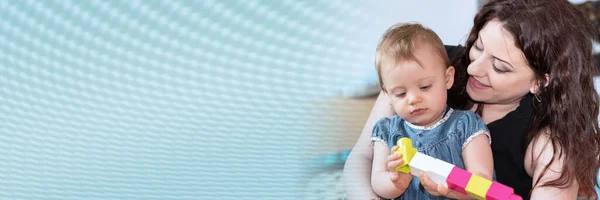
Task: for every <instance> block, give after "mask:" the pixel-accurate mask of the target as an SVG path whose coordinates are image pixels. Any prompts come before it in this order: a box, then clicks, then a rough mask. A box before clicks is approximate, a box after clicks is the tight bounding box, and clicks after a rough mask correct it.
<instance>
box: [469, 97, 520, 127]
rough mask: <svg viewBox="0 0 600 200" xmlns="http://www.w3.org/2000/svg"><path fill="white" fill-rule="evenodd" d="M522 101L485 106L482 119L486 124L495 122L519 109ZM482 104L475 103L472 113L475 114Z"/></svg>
mask: <svg viewBox="0 0 600 200" xmlns="http://www.w3.org/2000/svg"><path fill="white" fill-rule="evenodd" d="M519 102H521V101H520V100H518V101H515V102H511V103H506V104H484V106H483V112H482V113H481V115H482V116H481V118H482V119H483V122H484V123H485V124H489V123H491V122H494V121H496V120H498V119H501V118H502V117H504V116H506V114H508V113H510V112H511V111H513V110H515V109H517V107H519ZM480 105H481V104H480V103H475V104H474V105H473V107H472V108H471V111H473V112H475V111H476V110H477V107H479V106H480Z"/></svg>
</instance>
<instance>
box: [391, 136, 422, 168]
mask: <svg viewBox="0 0 600 200" xmlns="http://www.w3.org/2000/svg"><path fill="white" fill-rule="evenodd" d="M397 145H398V149H396V151H394V153H395V154H399V153H401V154H402V158H401V159H402V160H403V161H404V164H402V165H401V166H398V167H396V171H399V172H403V173H407V174H408V173H410V168H409V166H408V163H410V160H412V158H413V157H414V156H415V154H416V153H417V149H415V148H414V147H413V145H412V140H411V139H410V138H406V137H403V138H400V139H399V140H398V142H397Z"/></svg>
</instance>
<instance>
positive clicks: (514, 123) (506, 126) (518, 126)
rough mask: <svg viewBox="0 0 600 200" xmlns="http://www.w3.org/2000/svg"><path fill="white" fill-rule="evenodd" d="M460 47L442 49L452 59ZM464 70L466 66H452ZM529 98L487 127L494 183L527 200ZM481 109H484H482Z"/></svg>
mask: <svg viewBox="0 0 600 200" xmlns="http://www.w3.org/2000/svg"><path fill="white" fill-rule="evenodd" d="M461 48H463V47H461V46H446V51H447V52H448V57H450V59H452V58H453V57H454V56H455V55H456V54H457V52H458V50H460V49H461ZM454 67H467V66H454ZM532 103H533V97H532V96H531V95H525V97H524V98H523V99H522V100H521V102H520V103H519V107H517V109H515V110H514V111H512V112H509V113H508V114H506V115H505V116H504V117H502V118H501V119H499V120H496V121H494V122H491V123H489V124H487V127H488V129H489V130H490V135H491V137H492V145H491V146H492V153H493V156H494V171H495V172H496V180H497V181H498V182H500V183H502V184H504V185H507V186H509V187H512V188H513V189H514V190H515V194H518V195H520V196H521V197H523V199H524V200H525V199H529V198H530V197H529V192H530V191H531V183H532V178H531V177H530V176H529V175H527V172H526V171H525V150H526V149H525V148H526V147H527V145H528V144H525V133H526V131H527V128H528V126H529V123H530V122H531V119H532V116H533V105H532ZM484 109H485V107H484Z"/></svg>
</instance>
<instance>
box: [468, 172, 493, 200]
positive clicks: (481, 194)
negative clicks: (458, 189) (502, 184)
mask: <svg viewBox="0 0 600 200" xmlns="http://www.w3.org/2000/svg"><path fill="white" fill-rule="evenodd" d="M491 185H492V181H490V180H487V179H485V178H483V177H481V176H478V175H476V174H472V175H471V179H469V183H468V184H467V187H466V188H465V191H467V194H469V196H471V197H474V198H476V199H485V197H486V194H487V192H488V189H490V186H491Z"/></svg>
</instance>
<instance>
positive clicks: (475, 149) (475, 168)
mask: <svg viewBox="0 0 600 200" xmlns="http://www.w3.org/2000/svg"><path fill="white" fill-rule="evenodd" d="M489 141H490V140H489V138H488V135H486V134H480V135H477V136H475V137H474V138H473V140H471V142H469V143H468V144H467V146H466V147H465V148H464V149H463V153H462V154H463V162H464V163H465V167H466V168H467V169H466V170H467V171H469V172H471V173H473V174H477V175H479V176H481V177H483V178H486V179H488V180H492V179H493V176H494V159H493V157H492V147H491V146H490V142H489Z"/></svg>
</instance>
